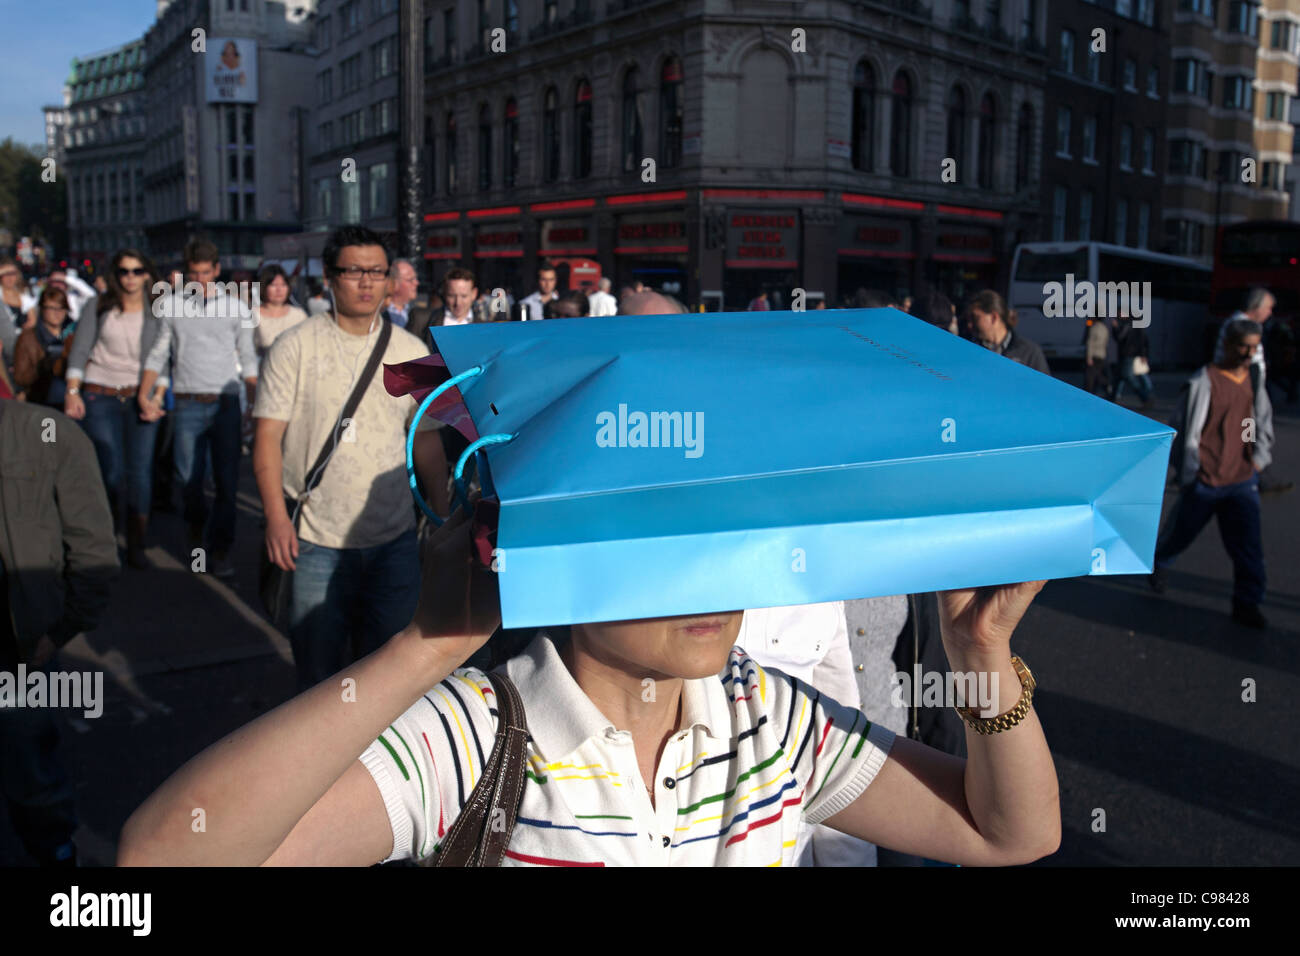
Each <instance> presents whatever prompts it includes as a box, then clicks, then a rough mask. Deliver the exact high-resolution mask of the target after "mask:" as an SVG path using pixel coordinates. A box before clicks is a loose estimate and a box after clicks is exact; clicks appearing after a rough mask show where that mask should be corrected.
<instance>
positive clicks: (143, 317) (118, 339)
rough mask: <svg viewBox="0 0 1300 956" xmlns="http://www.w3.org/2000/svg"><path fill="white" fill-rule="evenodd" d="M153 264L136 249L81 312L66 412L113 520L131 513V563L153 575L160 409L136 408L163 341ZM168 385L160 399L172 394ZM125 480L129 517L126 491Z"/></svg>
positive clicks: (116, 262) (126, 252) (119, 258)
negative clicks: (148, 366) (87, 445)
mask: <svg viewBox="0 0 1300 956" xmlns="http://www.w3.org/2000/svg"><path fill="white" fill-rule="evenodd" d="M158 281H159V280H158V274H157V272H156V271H155V269H154V267H153V263H152V262H151V261H150V260H149V259H147V258H146V257H145V255H144V254H143V253H141V252H139V251H137V250H135V249H123V250H121V251H119V252H117V253H116V254H115V255H114V256H113V260H112V264H111V266H110V268H109V270H108V291H107V292H106V293H104V294H103V295H102V296H100V297H98V298H97V299H94V300H92V302H90V303H88V304H87V306H86V308H85V309H83V310H82V313H81V319H80V321H79V322H78V324H77V335H76V337H75V338H74V339H73V344H72V351H71V353H70V354H69V356H68V371H67V385H68V387H67V394H66V396H65V398H64V401H63V411H64V413H65V414H66V415H67V416H68V417H69V418H74V419H78V420H83V422H84V427H85V429H86V433H87V434H88V435H89V436H90V439H91V441H93V442H94V443H95V455H96V457H98V459H99V468H100V471H101V472H103V475H104V486H105V488H107V489H108V498H109V501H110V502H111V503H112V505H113V513H114V515H119V514H122V512H123V511H124V510H125V513H126V542H127V545H126V559H127V563H128V564H130V565H131V567H133V568H147V567H149V563H148V561H147V560H146V559H145V556H144V536H145V531H146V530H147V528H148V526H149V508H150V502H151V498H152V493H153V448H154V441H155V439H156V437H157V432H158V421H159V419H161V418H162V416H163V415H164V414H166V413H165V412H163V411H162V410H161V408H160V407H157V406H156V407H155V410H153V411H151V412H149V413H148V414H146V413H143V412H141V411H140V408H139V405H138V404H137V402H136V393H137V392H138V391H139V385H140V375H141V373H142V372H143V370H144V360H145V358H146V357H147V356H148V354H149V350H150V349H151V348H153V344H154V342H155V341H156V340H157V338H158V333H159V330H160V328H161V326H162V320H161V319H160V318H159V317H158V316H157V315H156V314H155V312H154V303H155V301H156V298H155V296H154V291H153V290H154V286H155V284H157V283H158ZM166 387H167V382H166V379H162V380H161V381H160V382H159V385H158V387H157V394H158V395H161V393H162V392H164V391H165V390H166ZM124 479H125V484H126V490H125V504H126V507H125V509H123V508H122V500H123V499H122V494H121V492H120V491H119V488H120V486H121V484H122V483H123V480H124Z"/></svg>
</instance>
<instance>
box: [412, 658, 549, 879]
mask: <svg viewBox="0 0 1300 956" xmlns="http://www.w3.org/2000/svg"><path fill="white" fill-rule="evenodd" d="M487 676H488V680H490V681H491V682H492V687H493V689H494V690H495V691H496V697H497V733H496V741H495V743H493V745H492V756H491V757H489V758H488V763H487V766H486V767H484V768H483V776H481V777H479V780H478V783H477V784H475V785H474V792H473V793H471V794H470V795H469V800H468V801H467V802H466V804H465V806H464V807H463V808H462V809H461V812H460V816H458V817H457V818H456V822H455V823H454V824H452V827H451V830H449V831H448V833H447V838H446V839H445V840H444V841H443V843H442V846H441V847H440V848H439V850H438V854H437V856H436V857H435V858H434V859H432V860H429V861H422V862H421V864H420V865H421V866H500V865H501V858H502V857H503V856H504V855H505V852H506V848H507V847H508V846H509V845H510V836H511V834H513V833H514V830H515V822H516V820H518V818H519V804H520V801H521V800H522V799H523V794H524V779H525V771H526V768H527V762H528V754H527V743H528V722H527V719H526V715H525V713H524V702H523V698H521V697H520V696H519V690H518V689H517V688H516V687H515V685H514V683H513V682H512V681H511V680H510V678H508V677H506V676H505V675H504V674H494V673H489V674H488V675H487Z"/></svg>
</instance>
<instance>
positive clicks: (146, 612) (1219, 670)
mask: <svg viewBox="0 0 1300 956" xmlns="http://www.w3.org/2000/svg"><path fill="white" fill-rule="evenodd" d="M1061 378H1063V379H1064V380H1066V381H1071V382H1073V383H1075V384H1078V383H1081V381H1082V374H1081V373H1069V372H1067V373H1063V374H1062V375H1061ZM1184 378H1185V376H1183V375H1173V374H1158V375H1156V376H1155V381H1156V387H1157V395H1158V402H1157V405H1156V407H1155V408H1154V409H1152V410H1151V412H1150V414H1151V415H1152V417H1157V418H1162V419H1163V417H1165V416H1166V415H1167V414H1168V413H1169V411H1170V409H1171V407H1172V404H1173V401H1174V398H1175V396H1176V394H1177V390H1178V387H1179V386H1180V385H1181V383H1182V381H1183V380H1184ZM1128 401H1129V404H1130V405H1133V404H1136V399H1133V398H1130V399H1129V400H1128ZM1298 412H1300V410H1297V409H1296V408H1295V407H1294V406H1292V407H1290V408H1289V409H1279V410H1278V420H1277V423H1276V432H1277V444H1278V466H1277V469H1276V470H1277V472H1278V473H1279V474H1280V475H1282V476H1285V477H1287V478H1290V479H1292V480H1294V479H1296V478H1297V477H1300V414H1298ZM241 477H242V489H241V504H240V513H239V529H238V536H237V545H236V553H235V555H234V557H235V562H236V568H237V572H238V573H237V577H236V579H235V580H234V581H233V582H232V584H231V585H230V586H229V587H227V586H226V585H225V584H223V583H221V582H219V581H217V580H216V579H215V578H213V577H211V576H210V575H203V574H197V573H195V572H193V571H191V570H190V563H191V558H190V556H189V555H188V553H187V552H186V550H185V532H184V526H183V524H182V522H181V521H180V519H179V518H177V517H175V516H173V515H155V519H154V524H153V529H152V531H151V540H152V542H153V547H152V548H151V550H150V557H151V559H153V562H154V565H155V568H154V570H150V571H145V572H141V571H134V570H131V569H129V568H128V569H124V570H123V574H122V578H121V580H120V583H119V585H118V588H117V591H116V593H115V596H114V599H113V603H112V606H111V608H110V610H109V613H108V614H107V616H106V618H105V623H104V624H103V625H102V626H101V627H100V628H99V629H98V630H96V631H95V632H94V633H93V634H92V635H90V637H89V638H87V637H81V638H78V640H77V641H75V642H74V643H73V644H71V645H69V647H68V648H67V649H66V650H65V652H64V654H63V658H62V662H61V664H60V665H59V666H60V667H61V668H62V669H67V670H81V669H86V668H90V667H102V668H103V669H104V670H105V672H106V676H105V682H104V683H105V696H106V701H105V704H104V712H103V716H101V717H99V718H98V719H94V720H87V719H84V718H82V717H80V716H79V715H76V716H74V715H70V714H68V713H66V712H61V713H60V717H59V723H60V727H61V731H62V734H63V741H62V754H63V757H64V759H65V762H66V764H67V766H68V769H69V771H70V772H71V773H72V775H73V776H74V779H76V780H77V781H78V784H77V788H78V790H77V792H78V809H79V812H80V815H81V821H82V826H81V829H80V831H79V832H78V835H77V840H78V844H79V847H80V853H81V858H82V860H83V862H84V863H87V864H90V865H104V864H108V863H111V862H112V860H113V857H114V854H115V846H116V839H117V835H118V832H119V831H120V829H121V826H122V823H123V822H124V821H125V820H126V818H127V816H128V815H129V814H130V813H131V811H132V810H133V809H134V808H135V807H136V806H137V805H138V804H139V803H140V802H141V801H142V800H143V799H144V798H145V797H146V796H147V795H148V794H149V793H150V792H151V791H152V790H153V789H154V788H155V787H156V786H157V785H158V784H159V783H161V782H162V780H163V779H165V778H166V777H167V775H168V774H170V773H171V772H172V771H173V770H175V769H176V768H177V767H179V766H180V765H181V764H182V763H184V762H185V761H186V760H187V759H189V758H190V757H191V756H193V755H194V754H196V753H198V752H199V751H200V750H202V749H203V748H204V747H206V746H207V745H208V744H210V743H212V742H213V741H215V740H217V739H219V738H220V737H221V736H223V735H224V734H226V733H228V732H229V731H231V730H233V729H234V728H236V727H238V726H240V725H242V724H244V723H246V722H248V721H249V720H251V719H252V718H254V717H256V716H257V715H259V714H261V713H264V712H265V711H266V710H267V709H269V708H271V707H273V706H275V705H276V704H278V703H279V702H281V701H283V700H284V699H285V698H286V697H287V695H288V694H290V693H291V692H292V689H293V674H292V668H291V666H290V663H289V654H288V647H287V642H285V640H284V639H283V637H281V636H280V635H279V634H277V633H276V632H275V631H274V630H273V629H271V628H270V627H269V626H268V625H267V624H266V623H265V621H264V620H263V618H262V616H261V614H260V605H259V603H258V601H257V588H256V584H257V569H258V549H259V548H260V546H261V529H260V527H259V523H258V522H259V512H258V509H257V506H256V500H257V498H256V490H255V487H254V484H253V481H252V475H251V463H250V460H249V459H247V458H245V459H244V465H243V473H242V476H241ZM1026 480H1027V481H1028V480H1032V477H1031V476H1027V477H1026ZM1171 504H1172V495H1171V494H1167V495H1166V502H1165V505H1166V508H1168V507H1169V505H1171ZM1263 508H1264V542H1265V556H1266V558H1267V561H1268V573H1269V593H1268V598H1267V600H1266V603H1265V605H1264V607H1263V610H1264V613H1265V614H1266V615H1267V616H1268V618H1269V621H1270V627H1269V629H1268V630H1267V631H1265V632H1257V631H1251V630H1248V629H1245V628H1243V627H1240V626H1239V625H1237V624H1235V623H1233V621H1232V620H1231V617H1230V616H1229V612H1230V606H1229V598H1230V594H1231V566H1230V564H1229V562H1228V558H1227V555H1226V554H1225V552H1224V550H1223V546H1222V544H1221V543H1220V541H1219V536H1218V534H1217V532H1216V531H1215V530H1214V529H1212V528H1207V529H1206V531H1205V532H1204V533H1203V534H1202V535H1201V537H1200V538H1199V539H1198V541H1197V542H1196V543H1195V544H1194V545H1193V546H1192V548H1191V549H1189V550H1188V551H1187V552H1186V553H1185V554H1184V555H1183V556H1182V557H1181V559H1180V560H1179V562H1178V564H1177V566H1176V567H1175V569H1174V570H1173V571H1171V572H1170V574H1169V589H1168V591H1167V593H1165V594H1164V595H1156V594H1154V593H1152V592H1151V591H1150V590H1149V589H1148V587H1147V584H1146V580H1145V578H1142V577H1107V578H1099V577H1094V578H1078V579H1072V580H1063V581H1054V582H1052V583H1050V584H1049V585H1048V586H1047V587H1046V588H1045V589H1044V590H1043V592H1042V594H1041V595H1040V596H1039V597H1038V599H1037V600H1036V602H1035V604H1034V606H1033V607H1032V608H1031V609H1030V611H1029V614H1028V615H1027V616H1026V619H1025V622H1024V623H1023V624H1022V626H1021V628H1020V632H1019V633H1018V635H1017V639H1016V641H1015V644H1014V649H1015V650H1016V652H1017V653H1019V654H1021V655H1023V657H1024V658H1025V660H1026V662H1027V663H1028V664H1029V665H1030V666H1031V667H1032V668H1033V670H1034V673H1035V676H1036V677H1037V678H1038V683H1039V691H1038V694H1037V696H1036V697H1035V706H1036V708H1037V710H1038V713H1039V716H1040V718H1041V720H1042V723H1043V725H1044V727H1045V729H1046V732H1047V737H1048V740H1049V742H1050V743H1051V746H1052V750H1053V753H1054V755H1055V759H1056V767H1057V771H1058V775H1059V777H1060V781H1061V806H1062V813H1063V824H1064V834H1065V835H1064V840H1063V843H1062V847H1061V851H1060V852H1059V853H1058V854H1057V855H1056V856H1054V857H1053V858H1051V860H1050V861H1049V863H1061V864H1124V865H1132V864H1139V865H1140V864H1172V865H1193V864H1209V865H1255V864H1281V863H1291V864H1296V863H1300V819H1298V818H1297V816H1296V814H1295V810H1294V800H1295V794H1297V793H1300V734H1297V733H1296V726H1297V716H1298V713H1297V712H1298V708H1297V705H1296V703H1295V701H1296V700H1297V699H1300V571H1298V570H1297V558H1300V542H1297V540H1296V539H1297V538H1298V537H1300V535H1297V533H1296V532H1297V531H1298V530H1300V491H1292V492H1290V493H1288V494H1283V495H1265V496H1264V499H1263ZM1244 681H1251V682H1253V684H1254V686H1255V696H1256V702H1254V703H1245V702H1243V701H1242V694H1243V682H1244ZM21 862H26V858H25V856H24V855H23V853H22V850H21V847H20V846H19V844H18V842H17V840H16V838H15V836H14V835H13V834H12V832H11V831H10V828H9V823H8V819H7V817H6V816H5V811H4V809H3V807H0V864H14V863H21Z"/></svg>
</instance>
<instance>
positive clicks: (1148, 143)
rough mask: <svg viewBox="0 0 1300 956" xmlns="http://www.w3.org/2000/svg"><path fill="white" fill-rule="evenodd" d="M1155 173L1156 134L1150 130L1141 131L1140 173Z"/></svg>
mask: <svg viewBox="0 0 1300 956" xmlns="http://www.w3.org/2000/svg"><path fill="white" fill-rule="evenodd" d="M1155 171H1156V132H1155V130H1152V129H1147V130H1143V131H1142V172H1144V173H1150V174H1152V175H1154V174H1155Z"/></svg>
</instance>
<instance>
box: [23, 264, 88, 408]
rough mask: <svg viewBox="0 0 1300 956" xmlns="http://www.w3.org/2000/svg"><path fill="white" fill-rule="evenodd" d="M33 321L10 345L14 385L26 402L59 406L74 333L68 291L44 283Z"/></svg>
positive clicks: (60, 405) (61, 401)
mask: <svg viewBox="0 0 1300 956" xmlns="http://www.w3.org/2000/svg"><path fill="white" fill-rule="evenodd" d="M36 315H37V322H36V324H35V325H33V326H31V327H30V328H28V329H24V330H23V334H22V335H20V336H18V341H17V342H16V343H15V344H14V384H15V385H17V386H18V390H19V393H20V394H21V395H23V396H24V397H26V399H27V401H29V402H35V403H36V404H38V405H53V406H54V407H55V408H62V407H63V392H64V381H63V374H64V371H65V369H66V368H67V363H68V349H69V348H70V347H71V346H72V342H73V339H74V336H73V334H72V329H73V326H74V325H75V324H76V323H74V322H73V321H72V319H71V317H70V313H69V302H68V294H67V293H66V292H64V291H63V290H62V289H60V288H57V287H56V286H52V285H50V286H46V287H45V291H43V292H42V293H41V297H40V299H39V301H38V302H37V303H36Z"/></svg>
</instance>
